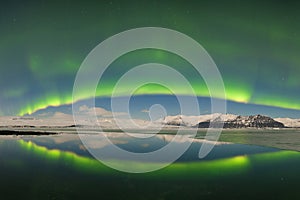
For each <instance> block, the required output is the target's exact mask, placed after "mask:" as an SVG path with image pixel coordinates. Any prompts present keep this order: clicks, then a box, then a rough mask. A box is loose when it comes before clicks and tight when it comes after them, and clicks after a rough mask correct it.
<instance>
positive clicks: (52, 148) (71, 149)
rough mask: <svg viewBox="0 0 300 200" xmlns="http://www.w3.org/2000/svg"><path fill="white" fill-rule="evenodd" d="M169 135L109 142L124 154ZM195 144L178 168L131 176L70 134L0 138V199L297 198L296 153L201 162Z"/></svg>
mask: <svg viewBox="0 0 300 200" xmlns="http://www.w3.org/2000/svg"><path fill="white" fill-rule="evenodd" d="M116 134H121V133H116ZM168 137H170V136H163V135H160V136H159V137H153V139H152V140H151V141H150V142H148V143H144V142H143V140H130V139H128V138H127V137H123V136H122V135H119V136H118V137H114V143H115V144H117V145H118V146H120V147H121V148H123V149H127V150H130V151H135V152H148V151H152V150H155V149H158V148H160V147H161V146H163V145H164V144H165V143H166V142H167V141H168ZM200 146H201V141H197V140H196V141H195V142H194V143H193V144H192V146H191V147H190V149H189V150H188V151H187V152H186V153H185V154H184V155H183V156H182V157H181V158H180V159H179V160H178V161H177V162H175V163H173V164H171V165H169V166H168V167H166V168H163V169H161V170H159V171H155V172H150V173H144V174H129V173H124V172H119V171H116V170H114V169H110V168H108V167H106V166H105V165H103V164H101V163H100V162H99V161H97V160H95V159H93V158H92V157H91V156H90V154H89V153H88V152H87V151H86V150H85V148H84V146H83V145H82V144H81V142H80V140H79V139H78V137H77V136H76V135H75V136H74V135H57V136H39V137H30V136H27V137H22V138H20V137H18V138H13V137H2V138H0V177H1V181H0V198H1V199H39V200H41V199H160V200H162V199H239V200H240V199H299V198H300V191H299V186H300V184H299V181H300V153H299V152H296V151H283V150H279V149H275V148H267V147H260V146H254V145H240V144H225V143H224V144H219V145H217V146H216V147H215V148H214V149H213V151H212V152H211V153H210V154H209V155H208V156H207V157H206V158H205V159H202V160H199V159H198V157H197V155H198V154H197V153H198V151H199V148H200ZM99 148H105V147H103V146H102V147H99ZM119 162H120V164H122V163H123V161H122V160H120V161H119ZM125 163H126V162H124V164H125ZM140 165H141V166H142V165H147V163H140Z"/></svg>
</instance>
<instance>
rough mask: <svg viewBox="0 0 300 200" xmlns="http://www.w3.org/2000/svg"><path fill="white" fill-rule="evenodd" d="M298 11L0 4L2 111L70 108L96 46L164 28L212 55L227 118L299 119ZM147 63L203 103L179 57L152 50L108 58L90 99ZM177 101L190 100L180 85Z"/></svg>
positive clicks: (294, 7)
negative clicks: (167, 69) (187, 85)
mask: <svg viewBox="0 0 300 200" xmlns="http://www.w3.org/2000/svg"><path fill="white" fill-rule="evenodd" d="M299 8H300V3H299V2H298V1H258V0H253V1H249V2H248V1H237V0H236V1H233V0H229V1H216V0H210V1H201V0H200V1H176V0H175V1H156V0H152V1H145V0H140V1H121V0H120V1H98V2H97V1H91V2H79V1H78V2H77V1H76V2H74V1H27V2H23V1H10V2H6V3H5V4H2V5H1V7H0V27H1V31H0V115H26V114H31V113H34V112H35V111H37V110H42V109H45V108H47V107H57V108H58V107H61V106H64V105H70V104H71V103H72V91H73V83H74V80H75V77H76V73H77V70H78V69H79V67H80V65H81V63H82V62H83V60H84V58H85V57H86V56H87V54H88V53H89V52H90V51H91V50H92V49H93V48H94V47H95V46H97V45H98V44H99V43H100V42H102V41H103V40H105V39H106V38H108V37H110V36H112V35H115V34H117V33H119V32H122V31H125V30H128V29H132V28H138V27H164V28H169V29H173V30H176V31H179V32H182V33H184V34H186V35H188V36H190V37H191V38H193V39H195V40H196V41H197V42H199V43H200V44H201V45H202V46H203V47H204V48H205V49H206V51H207V52H208V53H209V54H210V56H211V57H212V58H213V60H214V61H215V63H216V65H217V66H218V68H219V70H220V72H221V75H222V77H223V81H224V84H225V89H226V96H227V100H229V102H230V103H229V110H228V112H231V113H238V114H247V113H250V111H253V110H255V111H257V112H261V113H265V114H269V115H273V116H275V115H276V116H287V117H300V113H299V112H300V101H299V99H300V78H299V75H300V58H299V53H300V23H299V22H300V14H299ZM149 62H156V63H162V64H166V65H168V66H171V67H173V68H174V69H176V70H178V71H179V72H180V73H181V74H183V75H184V76H186V77H188V79H189V81H190V82H191V84H192V86H193V88H194V89H195V91H196V93H197V95H198V96H199V98H200V99H201V98H202V99H205V98H207V97H209V93H208V90H207V87H206V85H205V83H204V81H203V80H202V78H201V76H199V75H197V73H195V69H193V67H192V66H190V64H189V63H188V62H187V61H186V60H184V59H182V58H180V57H178V56H177V55H175V54H172V53H171V52H165V51H162V50H155V49H145V50H138V51H134V52H130V53H128V54H126V55H123V56H121V57H120V58H118V59H117V60H115V61H114V62H113V63H112V64H111V66H110V67H109V68H108V69H107V71H106V72H105V74H104V76H103V79H102V84H101V85H99V87H98V89H97V92H96V95H97V97H98V98H99V99H101V98H102V97H103V98H104V97H105V98H107V97H109V96H110V95H111V91H112V89H113V86H114V84H115V83H116V81H117V80H118V79H119V78H120V77H121V76H122V74H123V73H125V72H126V71H128V70H129V69H131V68H132V67H133V66H137V65H140V64H143V63H149ZM129 87H130V84H128V85H124V91H125V92H124V93H123V94H122V95H126V89H127V88H129ZM178 87H180V86H178ZM82 93H83V94H82V99H85V98H88V96H85V94H84V91H82ZM136 94H137V95H142V96H141V98H137V99H141V100H140V101H142V102H145V99H147V98H148V97H149V96H148V95H154V96H155V95H157V94H159V95H160V97H161V98H166V96H168V95H171V93H170V91H168V90H166V89H165V88H163V87H160V86H157V85H146V86H144V87H142V88H140V89H139V91H137V92H136ZM178 95H188V94H185V93H184V88H182V89H181V90H180V89H179V94H178ZM168 98H170V97H168ZM148 100H149V99H148ZM164 101H167V100H164ZM204 101H206V100H204ZM99 102H100V103H99V106H102V105H101V102H103V101H101V100H99ZM147 102H148V101H147ZM137 104H138V103H137ZM147 104H148V103H147ZM205 104H206V103H205ZM137 107H139V106H137ZM140 107H141V109H142V106H140ZM146 109H147V107H146ZM204 110H205V109H204Z"/></svg>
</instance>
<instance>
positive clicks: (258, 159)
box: [18, 140, 300, 179]
mask: <svg viewBox="0 0 300 200" xmlns="http://www.w3.org/2000/svg"><path fill="white" fill-rule="evenodd" d="M18 142H19V144H20V146H21V147H22V148H23V149H25V150H26V151H29V152H30V153H33V154H35V155H37V156H39V157H41V158H43V159H46V160H47V161H55V162H65V163H67V164H68V166H71V167H74V168H76V169H78V170H80V171H88V172H93V173H116V171H115V170H112V169H110V168H109V167H107V166H105V165H103V164H102V163H101V162H99V161H98V160H96V159H92V158H88V157H84V156H79V155H77V154H75V153H72V152H68V151H61V150H58V149H48V148H46V147H43V146H39V145H37V144H35V143H33V142H31V141H24V140H19V141H18ZM289 159H296V160H298V159H300V153H299V152H295V151H278V152H272V153H261V154H255V155H243V156H235V157H231V158H225V159H216V160H210V161H198V162H177V163H172V164H170V165H169V166H167V167H165V168H163V169H161V170H158V171H155V172H151V173H145V174H143V175H141V176H143V177H148V178H157V177H169V178H170V177H172V178H179V179H181V178H187V177H188V178H190V179H196V178H199V177H208V178H214V177H220V176H232V175H239V174H247V173H248V172H249V170H250V169H251V168H253V167H255V166H258V165H261V164H263V165H264V164H273V163H275V164H276V163H282V162H285V161H286V160H289ZM111 162H114V163H117V164H118V165H120V166H124V165H126V166H130V165H134V166H135V167H137V166H138V167H139V168H141V169H144V168H145V169H149V165H156V164H155V163H142V162H136V161H124V160H122V161H121V160H112V161H111ZM115 166H116V165H115ZM139 176H140V175H139Z"/></svg>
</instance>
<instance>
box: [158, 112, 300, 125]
mask: <svg viewBox="0 0 300 200" xmlns="http://www.w3.org/2000/svg"><path fill="white" fill-rule="evenodd" d="M162 123H163V124H165V125H173V126H188V127H200V128H208V127H209V126H210V124H211V125H212V127H224V128H247V127H256V128H264V127H272V128H283V127H300V119H290V118H276V119H273V118H271V117H267V116H263V115H252V116H240V115H233V114H219V113H215V114H210V115H200V116H184V115H177V116H167V117H165V118H164V119H163V120H162Z"/></svg>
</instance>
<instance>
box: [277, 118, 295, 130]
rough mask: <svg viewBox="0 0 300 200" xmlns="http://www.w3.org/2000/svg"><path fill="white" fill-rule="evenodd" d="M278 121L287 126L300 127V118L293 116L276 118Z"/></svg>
mask: <svg viewBox="0 0 300 200" xmlns="http://www.w3.org/2000/svg"><path fill="white" fill-rule="evenodd" d="M275 120H276V121H278V122H281V123H283V124H284V126H286V127H290V128H297V127H300V119H291V118H275Z"/></svg>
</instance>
